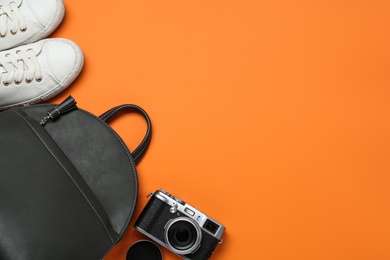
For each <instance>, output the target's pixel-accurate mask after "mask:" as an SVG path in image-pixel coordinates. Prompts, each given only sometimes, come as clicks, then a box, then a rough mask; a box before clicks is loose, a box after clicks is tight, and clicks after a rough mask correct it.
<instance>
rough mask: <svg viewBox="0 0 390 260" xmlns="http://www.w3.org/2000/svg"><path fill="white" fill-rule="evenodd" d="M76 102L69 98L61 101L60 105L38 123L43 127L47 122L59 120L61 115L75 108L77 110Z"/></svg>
mask: <svg viewBox="0 0 390 260" xmlns="http://www.w3.org/2000/svg"><path fill="white" fill-rule="evenodd" d="M76 104H77V103H76V100H75V99H74V98H73V97H72V96H69V97H67V98H66V99H65V100H64V101H62V103H61V104H59V105H57V106H56V107H55V108H53V109H52V110H50V111H48V112H47V116H45V117H44V118H43V119H42V120H41V121H39V123H40V124H41V125H44V124H45V123H46V122H47V120H49V119H50V120H51V121H55V120H56V119H57V118H59V117H60V116H61V115H63V114H65V113H66V112H68V111H71V110H73V109H75V108H77V105H76Z"/></svg>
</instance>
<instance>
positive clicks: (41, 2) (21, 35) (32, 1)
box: [0, 0, 65, 51]
mask: <svg viewBox="0 0 390 260" xmlns="http://www.w3.org/2000/svg"><path fill="white" fill-rule="evenodd" d="M64 13H65V8H64V3H63V2H62V0H0V51H1V50H6V49H10V48H13V47H16V46H19V45H22V44H27V43H32V42H36V41H38V40H41V39H43V38H45V37H47V36H48V35H50V34H51V33H52V32H53V31H54V30H55V29H56V28H57V27H58V25H59V24H60V23H61V21H62V19H63V17H64Z"/></svg>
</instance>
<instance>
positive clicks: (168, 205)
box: [134, 189, 225, 260]
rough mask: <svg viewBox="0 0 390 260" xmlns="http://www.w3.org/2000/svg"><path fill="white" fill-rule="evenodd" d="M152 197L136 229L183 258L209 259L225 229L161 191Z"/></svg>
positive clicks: (152, 194) (136, 224)
mask: <svg viewBox="0 0 390 260" xmlns="http://www.w3.org/2000/svg"><path fill="white" fill-rule="evenodd" d="M149 196H150V200H149V202H148V203H147V205H146V206H145V208H144V210H143V211H142V213H141V215H140V216H139V218H138V220H137V221H136V223H135V225H134V227H135V228H136V229H137V230H138V231H140V232H141V233H143V234H145V235H146V236H148V237H149V238H151V239H152V240H154V241H156V242H157V243H159V244H161V245H162V246H164V247H166V248H167V249H169V250H170V251H172V252H174V253H175V254H177V255H178V256H180V257H181V258H183V259H191V260H194V259H197V260H201V259H202V260H203V259H209V258H210V256H211V255H212V253H213V252H214V249H215V247H216V246H217V245H218V243H221V242H222V235H223V233H224V231H225V227H224V226H222V225H221V224H220V223H218V222H217V221H215V220H213V219H211V218H210V217H208V216H206V215H205V214H203V213H202V212H200V211H199V210H197V209H195V208H194V207H192V206H191V205H189V204H187V203H185V202H184V201H182V200H181V199H179V198H178V197H176V196H175V197H173V196H171V194H169V193H168V192H166V191H164V190H162V189H160V190H157V191H156V192H155V193H151V194H149Z"/></svg>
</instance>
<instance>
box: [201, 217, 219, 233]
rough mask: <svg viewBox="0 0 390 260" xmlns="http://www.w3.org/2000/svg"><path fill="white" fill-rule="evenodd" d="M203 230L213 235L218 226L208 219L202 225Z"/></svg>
mask: <svg viewBox="0 0 390 260" xmlns="http://www.w3.org/2000/svg"><path fill="white" fill-rule="evenodd" d="M203 228H204V229H206V230H207V231H209V232H210V233H212V234H215V233H216V232H217V230H218V228H219V225H217V224H215V223H214V222H213V221H211V220H210V219H208V220H206V222H205V223H204V225H203Z"/></svg>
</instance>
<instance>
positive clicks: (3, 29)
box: [0, 2, 27, 37]
mask: <svg viewBox="0 0 390 260" xmlns="http://www.w3.org/2000/svg"><path fill="white" fill-rule="evenodd" d="M8 27H9V29H10V32H11V33H12V34H16V33H17V31H18V30H20V31H22V32H24V31H26V30H27V25H26V21H25V20H24V18H23V16H22V14H21V13H20V10H19V7H18V6H17V5H16V4H15V3H14V2H10V3H9V4H8V5H0V37H5V35H6V34H7V30H8Z"/></svg>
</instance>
